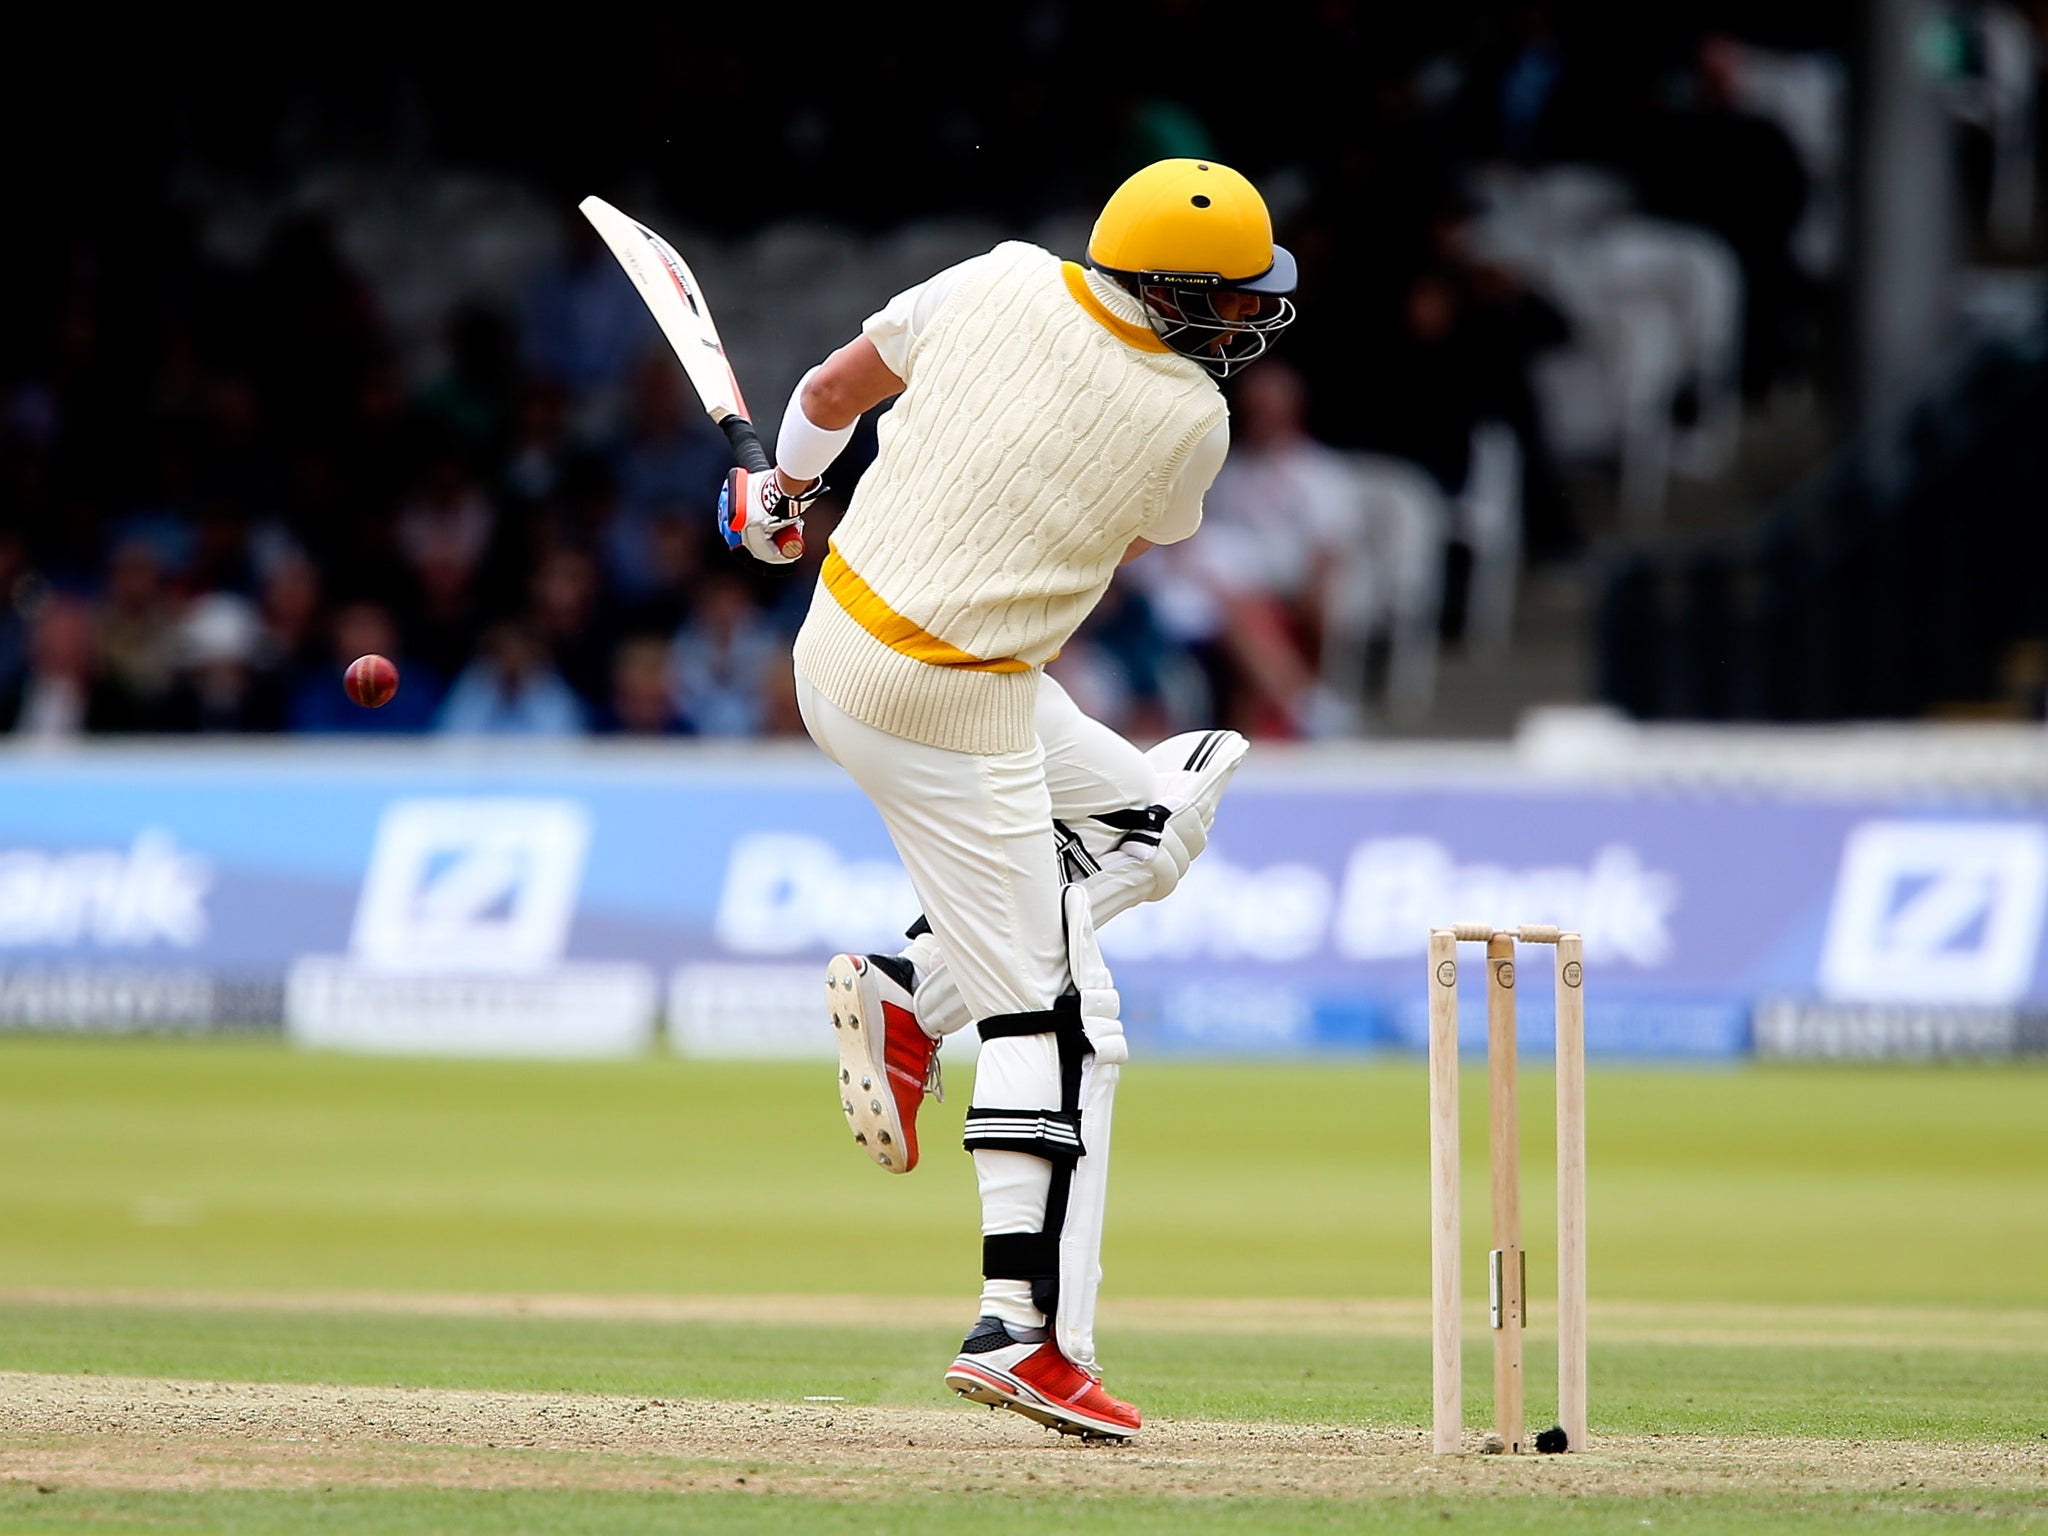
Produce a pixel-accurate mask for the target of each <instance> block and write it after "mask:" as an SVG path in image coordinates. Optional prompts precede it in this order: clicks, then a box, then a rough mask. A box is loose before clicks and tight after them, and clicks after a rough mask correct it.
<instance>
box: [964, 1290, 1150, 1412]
mask: <svg viewBox="0 0 2048 1536" xmlns="http://www.w3.org/2000/svg"><path fill="white" fill-rule="evenodd" d="M946 1385H947V1386H949V1387H951V1388H952V1389H953V1390H954V1391H955V1392H958V1393H959V1394H960V1395H961V1396H962V1397H967V1398H972V1399H973V1400H974V1401H975V1402H977V1403H987V1404H988V1405H989V1407H991V1408H1007V1409H1009V1410H1010V1411H1011V1412H1012V1413H1021V1414H1023V1415H1024V1417H1025V1418H1027V1419H1031V1420H1034V1421H1035V1422H1037V1423H1040V1424H1043V1425H1045V1426H1047V1427H1048V1428H1050V1429H1056V1430H1058V1431H1059V1432H1060V1433H1061V1434H1063V1435H1080V1436H1082V1437H1083V1438H1085V1439H1091V1440H1097V1439H1099V1440H1126V1439H1129V1438H1130V1437H1131V1436H1132V1435H1134V1434H1136V1433H1137V1432H1138V1430H1139V1429H1140V1428H1141V1427H1142V1426H1143V1424H1144V1422H1145V1420H1144V1417H1143V1416H1142V1415H1141V1414H1140V1413H1139V1412H1138V1410H1137V1409H1136V1408H1133V1407H1132V1406H1131V1405H1130V1404H1129V1403H1125V1402H1119V1401H1118V1400H1117V1399H1116V1398H1113V1397H1111V1396H1110V1395H1109V1394H1108V1393H1107V1392H1105V1391H1103V1390H1102V1380H1101V1378H1100V1377H1098V1376H1096V1375H1094V1374H1093V1373H1092V1372H1089V1371H1084V1370H1082V1369H1081V1367H1080V1366H1078V1365H1076V1364H1074V1362H1073V1361H1071V1360H1069V1359H1068V1358H1067V1357H1066V1356H1065V1355H1063V1354H1061V1353H1060V1347H1059V1345H1058V1344H1056V1343H1055V1342H1054V1341H1053V1340H1051V1339H1049V1338H1041V1339H1019V1338H1017V1337H1016V1336H1015V1335H1013V1334H1012V1333H1011V1332H1010V1330H1009V1329H1008V1328H1007V1327H1005V1326H1004V1325H1003V1323H1002V1322H1001V1320H1000V1319H998V1318H993V1317H984V1318H983V1319H981V1321H980V1322H978V1323H976V1324H975V1325H974V1331H973V1332H972V1333H970V1334H968V1335H967V1340H966V1342H965V1343H963V1344H962V1345H961V1346H960V1353H959V1355H958V1356H957V1357H955V1359H954V1361H953V1363H952V1365H950V1366H948V1367H947V1369H946Z"/></svg>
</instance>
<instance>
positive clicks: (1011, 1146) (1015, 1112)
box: [962, 1108, 1088, 1164]
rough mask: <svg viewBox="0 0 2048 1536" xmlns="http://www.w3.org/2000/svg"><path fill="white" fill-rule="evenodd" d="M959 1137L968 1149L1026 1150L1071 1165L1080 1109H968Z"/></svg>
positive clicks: (1078, 1148) (1080, 1150)
mask: <svg viewBox="0 0 2048 1536" xmlns="http://www.w3.org/2000/svg"><path fill="white" fill-rule="evenodd" d="M962 1140H963V1141H964V1142H965V1143H966V1146H967V1150H968V1151H970V1152H1028V1153H1030V1154H1031V1155H1032V1156H1033V1157H1042V1158H1044V1159H1045V1160H1046V1161H1047V1162H1048V1163H1063V1164H1072V1163H1075V1162H1078V1161H1079V1160H1080V1158H1081V1156H1082V1155H1083V1154H1084V1153H1085V1152H1086V1151H1087V1150H1088V1149H1087V1148H1086V1147H1084V1146H1082V1145H1081V1112H1080V1111H1079V1110H1078V1109H1076V1110H1063V1109H980V1108H976V1109H970V1110H968V1111H967V1126H966V1130H965V1132H964V1133H963V1136H962Z"/></svg>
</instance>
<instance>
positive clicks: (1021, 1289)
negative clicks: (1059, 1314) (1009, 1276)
mask: <svg viewBox="0 0 2048 1536" xmlns="http://www.w3.org/2000/svg"><path fill="white" fill-rule="evenodd" d="M974 1173H975V1177H976V1179H977V1180H978V1181H979V1183H980V1185H981V1231H982V1235H983V1236H984V1237H994V1236H996V1235H998V1234H1000V1233H1005V1232H1037V1231H1041V1230H1043V1228H1044V1226H1045V1199H1046V1195H1047V1194H1048V1193H1049V1192H1050V1191H1051V1189H1052V1164H1050V1163H1048V1162H1047V1161H1046V1160H1045V1159H1044V1158H1042V1157H1033V1156H1032V1155H1031V1154H1030V1153H1029V1152H994V1151H983V1152H976V1153H975V1154H974ZM981 1315H982V1316H983V1317H993V1318H999V1319H1001V1320H1002V1322H1004V1323H1005V1324H1007V1325H1008V1326H1009V1327H1011V1328H1043V1327H1044V1326H1045V1314H1044V1313H1043V1312H1041V1311H1039V1310H1038V1308H1037V1307H1036V1306H1034V1305H1032V1301H1031V1282H1030V1281H1029V1280H984V1281H982V1283H981Z"/></svg>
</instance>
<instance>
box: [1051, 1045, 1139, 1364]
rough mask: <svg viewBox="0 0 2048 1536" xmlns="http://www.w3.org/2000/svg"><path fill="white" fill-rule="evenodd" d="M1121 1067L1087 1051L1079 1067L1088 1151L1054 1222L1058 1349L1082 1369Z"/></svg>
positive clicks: (1098, 1281) (1088, 1349) (1091, 1330)
mask: <svg viewBox="0 0 2048 1536" xmlns="http://www.w3.org/2000/svg"><path fill="white" fill-rule="evenodd" d="M1122 1074H1123V1068H1122V1067H1121V1066H1119V1065H1117V1064H1116V1063H1114V1062H1109V1063H1105V1062H1104V1061H1103V1060H1102V1059H1101V1058H1100V1057H1099V1056H1098V1057H1092V1058H1090V1060H1089V1061H1088V1062H1087V1063H1086V1064H1085V1065H1084V1066H1083V1067H1082V1068H1081V1127H1082V1131H1081V1135H1082V1139H1083V1140H1084V1141H1086V1142H1087V1144H1088V1155H1087V1156H1086V1157H1084V1158H1082V1159H1081V1160H1080V1161H1079V1162H1078V1163H1076V1164H1074V1173H1073V1181H1072V1183H1070V1184H1069V1185H1068V1187H1067V1219H1066V1223H1065V1225H1063V1226H1062V1227H1061V1228H1060V1310H1059V1316H1058V1317H1057V1318H1055V1319H1054V1323H1055V1327H1054V1333H1055V1336H1056V1337H1057V1338H1058V1340H1059V1346H1060V1353H1061V1354H1063V1355H1065V1356H1066V1357H1067V1358H1068V1359H1069V1360H1071V1361H1073V1362H1074V1364H1076V1365H1078V1366H1080V1367H1081V1369H1082V1370H1084V1371H1096V1372H1097V1374H1100V1372H1099V1371H1098V1369H1097V1366H1096V1364H1095V1298H1096V1295H1097V1293H1098V1292H1100V1290H1101V1289H1102V1215H1103V1211H1104V1209H1105V1207H1106V1204H1107V1196H1108V1193H1109V1135H1110V1122H1111V1118H1112V1114H1113V1112H1114V1110H1115V1108H1116V1085H1117V1079H1118V1078H1119V1077H1120V1076H1122Z"/></svg>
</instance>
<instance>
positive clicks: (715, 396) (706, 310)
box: [578, 197, 747, 425]
mask: <svg viewBox="0 0 2048 1536" xmlns="http://www.w3.org/2000/svg"><path fill="white" fill-rule="evenodd" d="M578 207H579V208H580V209H581V210H582V213H583V216H584V217H585V218H586V219H588V220H590V222H591V225H592V226H593V227H594V228H595V229H596V230H597V232H598V234H599V235H600V236H602V237H603V239H604V243H605V244H606V245H607V246H609V247H611V253H612V255H614V256H616V257H617V258H618V259H619V265H620V266H622V267H624V268H625V269H626V275H627V276H628V277H630V278H632V280H633V286H634V287H635V288H637V289H639V291H640V298H641V300H642V301H643V302H644V303H645V304H646V305H647V307H648V309H649V310H651V311H652V312H653V314H654V318H655V320H656V321H657V322H658V323H659V324H660V326H661V333H662V334H663V335H664V336H666V337H667V338H668V344H669V345H670V346H671V347H673V348H674V349H675V354H676V357H677V358H678V359H679V360H680V361H681V363H682V365H683V372H685V373H687V374H688V375H689V376H690V383H691V385H692V386H694V387H695V389H696V391H697V398H698V399H699V400H701V401H703V403H704V409H705V410H706V411H707V412H709V413H710V416H711V419H712V420H713V421H715V422H718V423H719V424H720V425H723V424H724V422H725V420H726V418H727V417H729V416H737V417H740V418H741V419H742V420H744V419H746V417H747V402H746V398H745V397H744V396H743V395H741V393H740V385H739V380H738V379H736V378H734V377H733V371H732V364H731V363H730V362H728V361H727V360H726V356H725V343H723V342H722V341H720V340H719V339H718V326H717V324H716V323H715V322H714V321H713V320H712V318H711V305H710V304H709V303H708V302H707V301H706V300H705V297H704V290H703V289H702V288H701V287H700V286H699V285H698V282H697V278H696V275H695V274H694V273H692V272H691V271H690V266H689V263H688V262H686V261H684V260H683V258H682V257H681V256H680V255H679V254H677V252H676V248H675V247H674V246H672V245H670V244H669V243H668V242H667V241H666V240H664V239H662V238H661V236H660V235H657V234H656V233H655V232H654V231H653V230H651V229H649V228H648V227H647V226H646V225H645V224H642V223H641V222H640V221H639V220H637V219H634V218H630V217H628V216H627V215H626V214H623V213H621V212H619V210H618V209H616V208H614V207H613V206H612V205H611V204H610V203H608V202H606V201H605V200H604V199H603V198H601V197H586V198H585V199H583V201H582V202H581V203H580V204H578Z"/></svg>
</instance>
